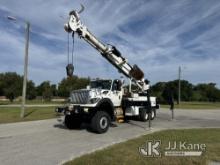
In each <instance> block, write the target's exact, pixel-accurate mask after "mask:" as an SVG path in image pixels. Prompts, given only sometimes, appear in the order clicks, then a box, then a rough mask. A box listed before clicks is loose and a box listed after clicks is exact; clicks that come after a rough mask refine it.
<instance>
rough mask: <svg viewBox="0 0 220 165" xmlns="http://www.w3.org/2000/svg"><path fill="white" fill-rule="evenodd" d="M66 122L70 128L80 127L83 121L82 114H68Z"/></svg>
mask: <svg viewBox="0 0 220 165" xmlns="http://www.w3.org/2000/svg"><path fill="white" fill-rule="evenodd" d="M64 123H65V126H66V127H67V128H68V129H76V128H80V126H81V124H82V121H81V118H80V116H76V115H66V116H65V121H64Z"/></svg>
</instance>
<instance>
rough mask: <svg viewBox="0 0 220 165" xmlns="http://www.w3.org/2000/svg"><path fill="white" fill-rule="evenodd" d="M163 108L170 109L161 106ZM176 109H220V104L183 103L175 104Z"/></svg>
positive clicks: (166, 106) (167, 106)
mask: <svg viewBox="0 0 220 165" xmlns="http://www.w3.org/2000/svg"><path fill="white" fill-rule="evenodd" d="M161 107H162V108H169V107H170V106H169V105H163V104H162V105H161ZM174 108H176V109H179V108H182V109H220V102H215V103H213V102H181V104H180V105H178V104H175V106H174Z"/></svg>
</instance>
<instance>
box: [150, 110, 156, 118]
mask: <svg viewBox="0 0 220 165" xmlns="http://www.w3.org/2000/svg"><path fill="white" fill-rule="evenodd" d="M155 117H156V111H155V109H152V111H151V120H154V118H155Z"/></svg>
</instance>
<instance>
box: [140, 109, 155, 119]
mask: <svg viewBox="0 0 220 165" xmlns="http://www.w3.org/2000/svg"><path fill="white" fill-rule="evenodd" d="M155 116H156V111H155V109H152V111H151V120H154V118H155ZM139 118H140V120H141V121H144V122H145V121H147V120H148V119H149V113H147V112H146V110H144V109H140V114H139Z"/></svg>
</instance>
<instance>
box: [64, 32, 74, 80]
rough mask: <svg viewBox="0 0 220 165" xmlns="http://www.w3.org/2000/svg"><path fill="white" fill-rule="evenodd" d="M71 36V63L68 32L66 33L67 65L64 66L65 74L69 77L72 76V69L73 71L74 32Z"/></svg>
mask: <svg viewBox="0 0 220 165" xmlns="http://www.w3.org/2000/svg"><path fill="white" fill-rule="evenodd" d="M72 37H73V45H72V63H70V48H69V45H70V43H69V34H68V38H67V42H68V45H67V62H68V64H67V66H66V74H67V76H69V77H72V76H73V71H74V66H73V53H74V33H73V34H72Z"/></svg>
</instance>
